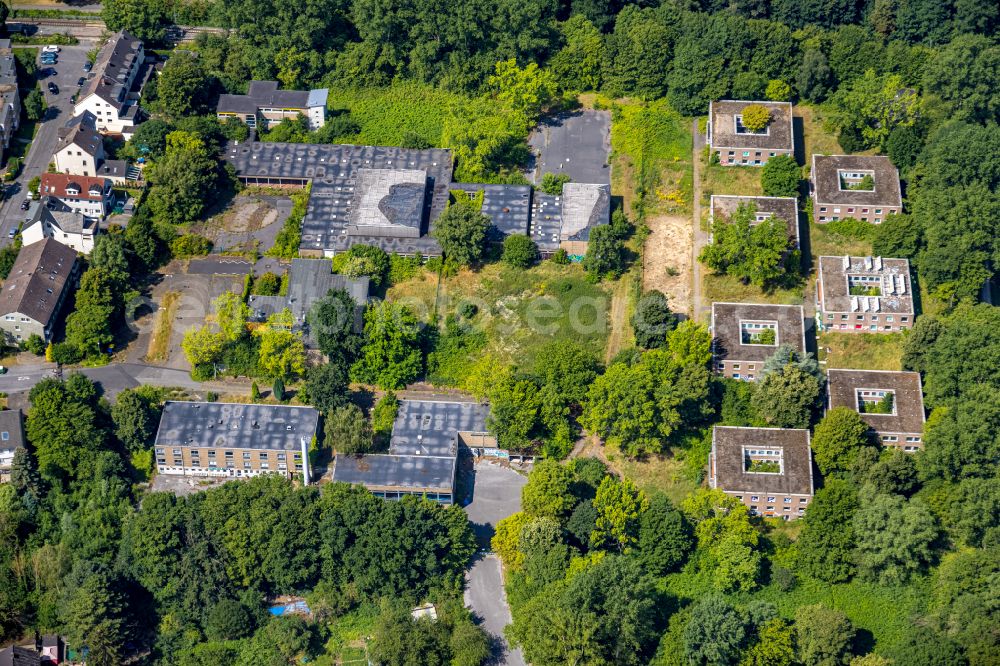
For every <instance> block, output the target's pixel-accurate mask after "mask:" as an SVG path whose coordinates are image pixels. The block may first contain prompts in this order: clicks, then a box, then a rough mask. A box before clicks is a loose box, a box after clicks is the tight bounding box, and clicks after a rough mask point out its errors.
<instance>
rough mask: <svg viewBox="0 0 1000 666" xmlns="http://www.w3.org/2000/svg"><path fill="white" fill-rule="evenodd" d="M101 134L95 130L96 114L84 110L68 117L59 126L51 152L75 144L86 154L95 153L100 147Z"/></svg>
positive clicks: (56, 151)
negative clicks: (56, 140) (54, 145)
mask: <svg viewBox="0 0 1000 666" xmlns="http://www.w3.org/2000/svg"><path fill="white" fill-rule="evenodd" d="M102 141H103V139H101V135H100V134H99V133H98V132H97V116H95V115H94V114H92V113H91V112H90V111H84V112H83V113H81V114H80V115H79V116H76V117H74V118H70V119H69V120H68V121H67V122H66V124H65V125H63V126H62V127H60V128H59V141H58V142H57V143H56V147H55V150H53V151H52V152H53V153H58V152H60V151H61V150H63V149H65V148H67V147H68V146H76V147H77V148H79V149H80V150H83V151H86V153H87V154H88V155H96V154H97V151H98V150H99V149H101V147H102Z"/></svg>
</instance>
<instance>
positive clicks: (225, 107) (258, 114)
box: [215, 81, 329, 130]
mask: <svg viewBox="0 0 1000 666" xmlns="http://www.w3.org/2000/svg"><path fill="white" fill-rule="evenodd" d="M328 96H329V90H328V89H326V88H317V89H315V90H278V82H277V81H251V82H250V85H249V86H248V88H247V94H246V95H219V103H218V105H217V106H216V110H215V112H216V115H217V116H218V117H219V119H220V120H226V119H227V118H236V119H238V120H239V121H240V122H242V123H244V124H246V125H247V126H248V127H251V128H256V127H258V126H259V127H262V128H263V129H268V128H270V127H272V126H273V125H277V124H278V123H280V122H281V121H282V120H285V119H288V118H290V119H295V118H298V117H299V116H300V115H301V116H305V118H306V119H307V120H308V121H309V129H311V130H317V129H319V128H320V127H322V126H323V125H325V124H326V100H327V97H328Z"/></svg>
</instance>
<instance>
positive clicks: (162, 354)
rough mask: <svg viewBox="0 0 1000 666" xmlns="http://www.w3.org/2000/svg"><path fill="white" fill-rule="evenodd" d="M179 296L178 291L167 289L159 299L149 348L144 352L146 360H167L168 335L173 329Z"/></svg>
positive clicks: (168, 349) (168, 348)
mask: <svg viewBox="0 0 1000 666" xmlns="http://www.w3.org/2000/svg"><path fill="white" fill-rule="evenodd" d="M180 297H181V294H180V292H179V291H168V292H167V293H166V294H164V295H163V298H162V299H160V309H159V311H158V312H157V313H156V323H155V324H154V325H153V335H152V336H151V337H150V339H149V349H148V351H147V352H146V360H147V361H150V362H157V361H166V360H167V354H168V353H169V351H170V335H171V333H172V332H173V330H174V316H175V314H176V311H177V304H178V302H179V300H180Z"/></svg>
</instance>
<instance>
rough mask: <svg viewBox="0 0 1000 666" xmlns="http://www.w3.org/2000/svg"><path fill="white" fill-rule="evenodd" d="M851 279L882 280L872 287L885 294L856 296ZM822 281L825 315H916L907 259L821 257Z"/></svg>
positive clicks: (820, 271) (820, 276) (821, 288)
mask: <svg viewBox="0 0 1000 666" xmlns="http://www.w3.org/2000/svg"><path fill="white" fill-rule="evenodd" d="M851 278H878V279H877V280H875V281H874V282H871V283H870V284H872V285H877V286H878V289H879V291H880V294H881V295H879V296H858V295H852V294H851V293H850V291H851V289H850V284H849V282H850V279H851ZM819 280H820V291H821V296H822V300H821V307H822V310H823V311H824V312H857V313H862V312H887V313H889V314H895V313H899V314H913V283H912V282H911V281H910V262H909V260H907V259H885V258H882V257H849V256H846V255H845V256H839V257H830V256H825V257H820V258H819ZM866 284H867V283H866Z"/></svg>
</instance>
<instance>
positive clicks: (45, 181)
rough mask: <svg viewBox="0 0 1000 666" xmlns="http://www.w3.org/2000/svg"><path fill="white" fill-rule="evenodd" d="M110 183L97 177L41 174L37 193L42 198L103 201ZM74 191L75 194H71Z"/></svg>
mask: <svg viewBox="0 0 1000 666" xmlns="http://www.w3.org/2000/svg"><path fill="white" fill-rule="evenodd" d="M110 187H111V181H110V180H108V179H107V178H101V177H99V176H75V175H72V174H64V173H46V174H42V182H41V186H40V187H39V189H38V191H39V194H41V195H42V196H43V197H44V196H51V197H57V198H60V199H62V198H66V197H73V198H75V199H85V200H87V201H103V200H104V198H105V193H106V192H108V191H109V189H110ZM69 190H75V191H76V192H78V193H77V194H71V193H70V192H69Z"/></svg>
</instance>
